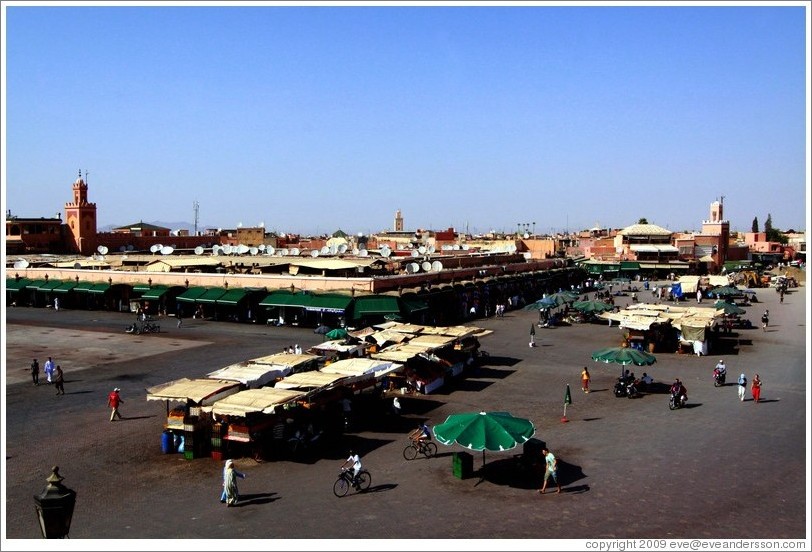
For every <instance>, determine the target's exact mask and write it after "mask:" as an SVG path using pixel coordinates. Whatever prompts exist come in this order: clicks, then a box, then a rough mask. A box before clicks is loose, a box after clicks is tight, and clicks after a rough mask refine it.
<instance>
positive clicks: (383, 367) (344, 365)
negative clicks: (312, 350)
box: [319, 358, 402, 377]
mask: <svg viewBox="0 0 812 552" xmlns="http://www.w3.org/2000/svg"><path fill="white" fill-rule="evenodd" d="M401 367H402V365H400V364H396V363H394V362H391V361H387V360H380V359H370V358H348V359H346V360H339V361H336V362H334V363H332V364H328V365H327V366H325V367H324V368H322V369H321V370H319V371H320V372H322V373H324V374H342V375H345V376H362V375H367V374H371V375H373V376H375V377H380V376H382V375H384V374H388V373H390V372H394V371H396V370H398V369H400V368H401Z"/></svg>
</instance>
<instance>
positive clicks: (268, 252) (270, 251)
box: [265, 245, 276, 255]
mask: <svg viewBox="0 0 812 552" xmlns="http://www.w3.org/2000/svg"><path fill="white" fill-rule="evenodd" d="M275 251H276V250H275V249H274V248H273V246H272V245H268V246H266V247H265V254H266V255H273V254H274V252H275Z"/></svg>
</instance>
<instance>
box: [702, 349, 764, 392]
mask: <svg viewBox="0 0 812 552" xmlns="http://www.w3.org/2000/svg"><path fill="white" fill-rule="evenodd" d="M717 374H719V375H721V376H723V377H724V376H725V375H726V374H727V366H726V365H725V361H724V359H719V362H718V363H716V366H715V367H714V368H713V375H714V377H716V375H717ZM761 383H762V382H761V376H759V375H758V374H756V375H755V376H753V381H752V382H751V383H750V392H751V393H752V395H753V401H755V402H759V401H760V400H761ZM736 384H737V386H738V396H739V400H740V401H742V402H744V397H745V395H746V394H747V376H745V375H744V372H742V373H741V374H739V379H738V380H737V381H736Z"/></svg>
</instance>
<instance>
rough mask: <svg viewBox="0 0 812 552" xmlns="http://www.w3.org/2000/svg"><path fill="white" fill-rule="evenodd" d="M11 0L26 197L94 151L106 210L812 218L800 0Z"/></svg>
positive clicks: (692, 220)
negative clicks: (465, 1) (398, 2)
mask: <svg viewBox="0 0 812 552" xmlns="http://www.w3.org/2000/svg"><path fill="white" fill-rule="evenodd" d="M452 6H453V7H452ZM2 8H3V10H4V19H5V22H6V28H5V34H4V35H3V46H4V52H5V56H6V57H5V60H4V64H5V67H4V69H5V80H4V82H3V97H4V100H5V103H4V111H5V112H4V113H3V115H4V116H3V129H2V130H3V143H4V145H5V146H6V147H5V149H4V152H3V167H4V173H3V208H4V211H5V212H9V211H10V212H11V213H12V215H16V216H20V217H42V216H44V217H50V216H55V215H56V213H62V211H63V206H64V204H65V202H67V201H70V199H71V193H70V186H71V183H72V182H73V181H74V180H75V179H76V177H77V173H78V171H79V170H82V171H88V172H89V174H88V176H87V182H88V186H89V199H90V201H92V202H95V203H96V204H97V206H98V224H99V226H100V227H104V226H119V225H123V224H129V223H131V222H133V221H136V220H143V221H145V222H147V221H160V220H165V221H188V223H190V224H191V223H193V222H194V212H193V204H194V202H197V203H198V204H199V221H200V224H199V229H203V228H204V227H219V228H236V227H237V226H238V225H240V224H241V225H242V226H258V225H259V224H260V223H262V224H263V225H264V226H265V227H266V229H268V230H269V231H272V230H275V231H277V232H291V233H297V234H306V235H308V234H309V235H319V234H330V233H332V232H334V231H336V230H338V229H342V230H344V231H345V232H347V233H357V232H364V233H376V232H380V231H382V230H391V229H392V228H393V221H394V216H395V212H396V211H397V210H398V209H400V210H401V212H402V214H403V217H404V229H405V230H415V229H418V228H423V229H431V230H444V229H446V228H449V227H453V228H455V229H456V230H457V231H460V232H464V231H466V230H468V231H469V232H470V233H477V234H481V233H487V232H489V231H491V230H495V231H497V232H516V231H518V230H519V229H520V228H524V227H522V226H521V225H523V224H529V225H530V231H532V230H533V229H535V232H536V233H537V234H545V233H551V232H564V231H570V232H574V231H578V230H584V229H589V228H592V227H594V226H600V227H602V228H623V227H626V226H629V225H631V224H634V223H636V222H637V221H638V220H639V219H640V218H645V219H647V220H648V221H649V222H650V223H652V224H657V225H659V226H663V227H665V228H667V229H669V230H672V231H675V232H680V231H691V230H694V231H699V230H700V229H701V222H702V221H703V220H705V219H706V218H707V216H708V207H709V205H710V204H711V203H712V202H713V201H715V200H718V199H720V198H721V197H722V196H724V198H725V200H724V205H725V213H724V214H725V218H726V219H727V220H729V221H730V223H731V230H732V231H741V232H744V231H749V230H750V227H751V224H752V221H753V219H754V218H758V221H759V224H760V225H761V226H762V227H763V225H764V222H765V221H766V220H767V217H768V216H770V217H771V218H772V223H773V226H774V227H775V228H778V229H782V230H786V229H790V228H791V229H795V230H805V229H806V228H807V227H808V224H809V187H810V183H809V152H808V151H807V147H808V140H809V116H808V115H809V114H808V111H807V109H808V107H809V97H810V96H809V89H808V84H809V75H808V73H807V67H808V63H809V59H808V56H809V51H808V47H809V46H808V41H809V29H808V28H807V21H808V15H809V14H808V9H809V6H808V4H807V3H804V2H797V3H792V2H791V3H788V4H785V5H780V6H773V5H772V4H768V3H766V2H765V3H764V4H763V5H754V4H748V5H746V6H745V5H737V4H731V5H724V6H701V5H700V6H677V5H673V4H670V3H667V2H659V3H654V4H653V5H650V6H646V5H638V4H631V5H629V6H612V5H607V6H597V7H593V6H581V7H578V6H575V5H565V6H562V7H556V6H553V5H545V4H544V3H538V4H535V5H533V4H530V5H528V4H526V3H520V4H517V5H513V6H509V5H502V4H500V5H494V6H486V7H475V6H471V5H467V6H466V5H459V4H458V3H453V4H451V5H442V4H440V3H428V4H426V5H422V6H419V7H414V6H413V7H406V6H391V5H379V6H366V7H364V8H361V7H359V6H353V5H343V6H336V7H332V6H322V7H312V6H311V7H307V6H288V7H282V6H278V5H273V4H271V3H266V4H263V3H259V2H258V3H255V4H252V5H248V6H242V7H233V6H226V5H221V6H218V7H209V8H203V7H200V6H193V5H192V6H187V7H184V8H172V7H168V6H161V5H160V4H157V5H150V6H146V5H142V6H131V7H125V6H123V5H120V4H118V3H115V2H112V3H108V4H106V5H104V4H102V5H96V4H94V5H92V6H84V7H80V6H76V5H74V6H68V7H48V6H44V5H38V3H37V2H30V3H28V4H22V5H13V6H9V5H8V3H3V6H2Z"/></svg>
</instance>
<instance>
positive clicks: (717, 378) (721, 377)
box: [713, 370, 725, 387]
mask: <svg viewBox="0 0 812 552" xmlns="http://www.w3.org/2000/svg"><path fill="white" fill-rule="evenodd" d="M724 384H725V373H724V372H720V371H719V370H714V371H713V385H714V387H722V386H723V385H724Z"/></svg>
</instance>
